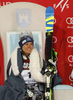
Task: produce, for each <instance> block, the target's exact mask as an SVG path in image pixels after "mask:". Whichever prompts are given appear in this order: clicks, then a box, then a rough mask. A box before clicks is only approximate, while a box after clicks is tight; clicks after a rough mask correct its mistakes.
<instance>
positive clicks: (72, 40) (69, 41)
mask: <svg viewBox="0 0 73 100" xmlns="http://www.w3.org/2000/svg"><path fill="white" fill-rule="evenodd" d="M67 42H68V43H69V45H68V47H73V37H72V36H68V37H67Z"/></svg>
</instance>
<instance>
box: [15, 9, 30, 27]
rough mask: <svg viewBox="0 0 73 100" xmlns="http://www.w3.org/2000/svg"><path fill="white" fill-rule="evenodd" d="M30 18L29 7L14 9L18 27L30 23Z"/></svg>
mask: <svg viewBox="0 0 73 100" xmlns="http://www.w3.org/2000/svg"><path fill="white" fill-rule="evenodd" d="M30 19H31V18H30V10H29V9H17V10H16V22H17V24H18V25H19V26H20V27H27V26H28V25H29V24H30Z"/></svg>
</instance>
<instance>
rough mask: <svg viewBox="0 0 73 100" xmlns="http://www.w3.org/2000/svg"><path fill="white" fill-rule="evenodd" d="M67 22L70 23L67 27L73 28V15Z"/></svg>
mask: <svg viewBox="0 0 73 100" xmlns="http://www.w3.org/2000/svg"><path fill="white" fill-rule="evenodd" d="M66 23H67V25H68V26H67V28H73V17H68V18H67V19H66Z"/></svg>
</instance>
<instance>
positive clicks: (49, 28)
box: [45, 6, 54, 100]
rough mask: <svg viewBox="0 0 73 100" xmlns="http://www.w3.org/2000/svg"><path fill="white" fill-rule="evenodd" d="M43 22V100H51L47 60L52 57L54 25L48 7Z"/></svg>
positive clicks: (50, 71) (49, 66) (49, 68)
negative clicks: (44, 69)
mask: <svg viewBox="0 0 73 100" xmlns="http://www.w3.org/2000/svg"><path fill="white" fill-rule="evenodd" d="M45 21H46V66H47V68H46V71H45V74H46V75H47V78H46V88H45V100H52V88H51V87H52V86H51V84H52V78H51V73H52V71H53V69H52V67H51V65H50V64H48V61H49V59H51V57H52V53H53V52H52V37H53V25H54V9H53V8H52V7H51V6H49V7H47V8H46V11H45Z"/></svg>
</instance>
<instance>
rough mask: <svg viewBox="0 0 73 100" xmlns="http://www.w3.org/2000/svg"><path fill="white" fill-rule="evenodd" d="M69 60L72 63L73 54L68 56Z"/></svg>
mask: <svg viewBox="0 0 73 100" xmlns="http://www.w3.org/2000/svg"><path fill="white" fill-rule="evenodd" d="M68 61H69V62H70V63H72V62H73V55H69V56H68Z"/></svg>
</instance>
